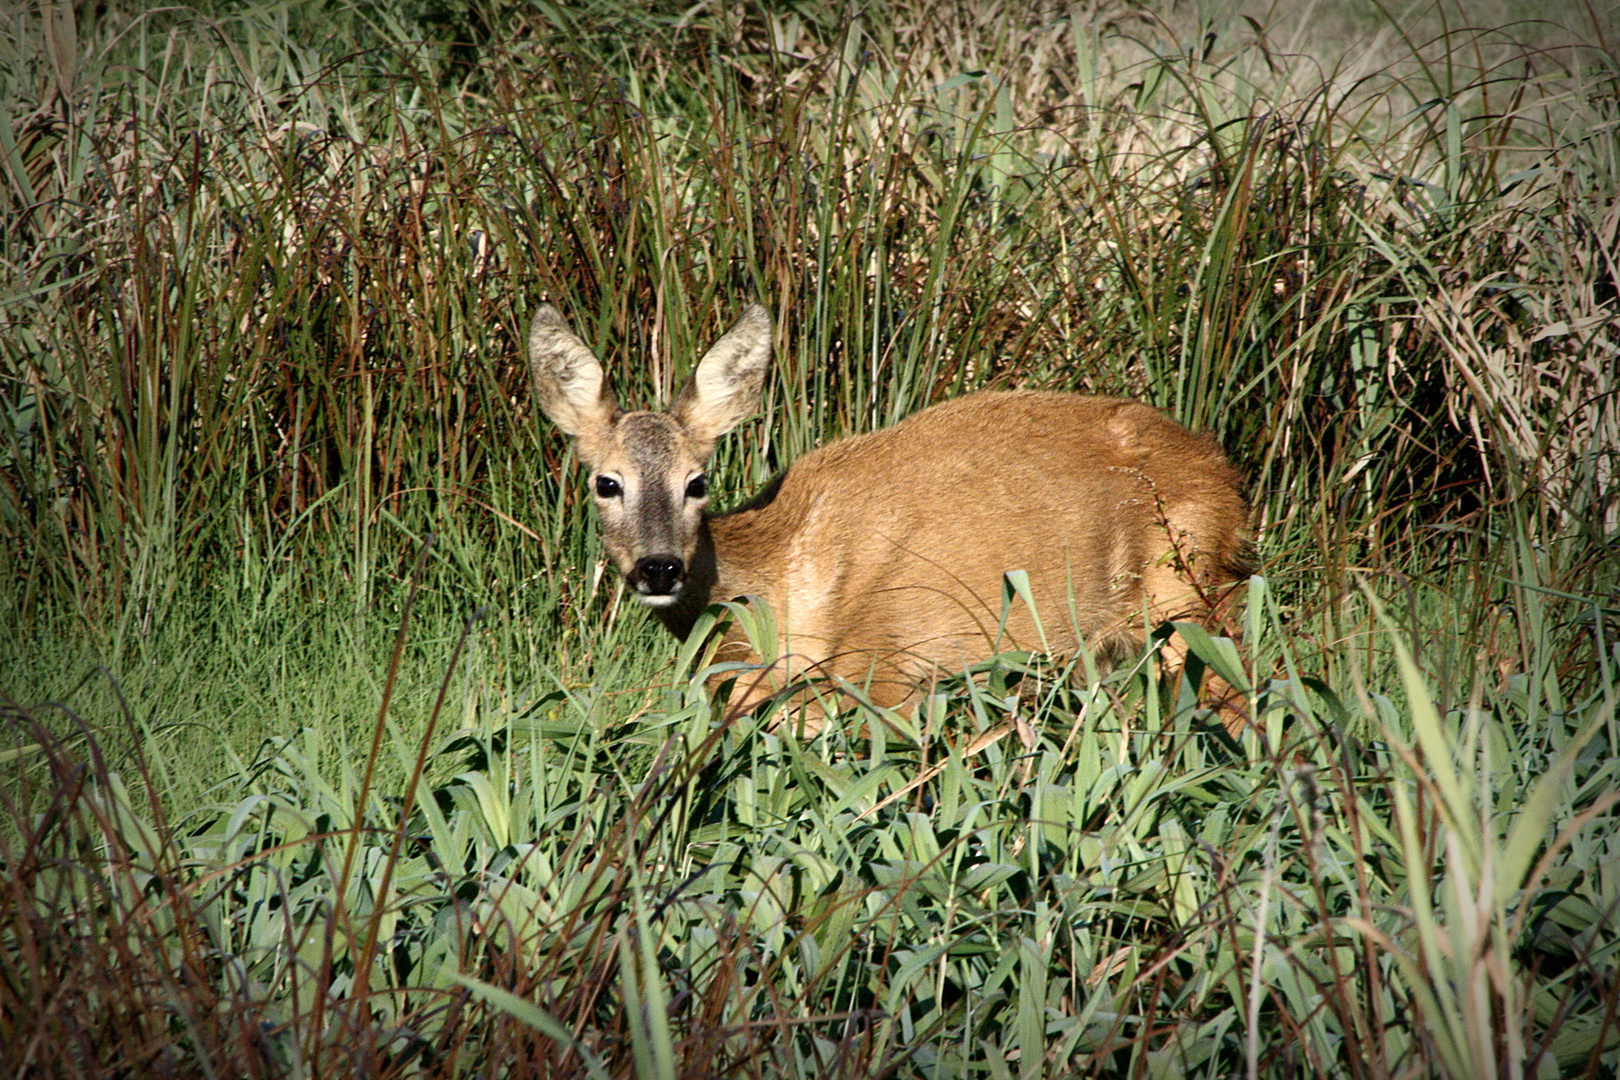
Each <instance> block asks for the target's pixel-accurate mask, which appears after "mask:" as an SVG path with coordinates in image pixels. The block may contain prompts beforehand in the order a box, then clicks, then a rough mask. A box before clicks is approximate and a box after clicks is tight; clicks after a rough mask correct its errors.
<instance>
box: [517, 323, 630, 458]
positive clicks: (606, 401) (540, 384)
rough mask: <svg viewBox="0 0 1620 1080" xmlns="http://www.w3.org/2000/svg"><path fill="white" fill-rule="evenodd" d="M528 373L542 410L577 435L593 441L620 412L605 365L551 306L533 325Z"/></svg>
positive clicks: (579, 437)
mask: <svg viewBox="0 0 1620 1080" xmlns="http://www.w3.org/2000/svg"><path fill="white" fill-rule="evenodd" d="M529 373H530V374H531V375H532V376H533V378H534V392H535V395H536V396H537V397H538V398H539V399H540V409H541V411H542V412H544V413H545V414H546V415H547V416H549V417H550V418H551V422H552V423H553V424H556V425H557V426H558V427H559V428H561V429H562V430H563V431H564V432H565V433H566V434H569V435H572V436H574V437H575V438H576V439H580V440H583V441H595V440H596V439H597V438H599V437H600V436H601V435H602V434H603V433H604V432H605V431H606V430H607V428H608V427H609V426H611V425H612V423H613V418H614V417H615V416H617V415H618V412H619V407H618V404H617V403H616V402H615V401H614V400H613V394H612V393H611V392H610V391H609V390H608V388H607V378H606V376H605V374H604V373H603V371H602V365H601V363H600V362H599V361H598V360H597V359H596V357H595V356H594V355H592V353H591V350H590V349H589V348H588V347H586V345H585V343H584V342H583V341H581V340H579V338H577V337H575V336H574V332H573V331H572V330H570V329H568V323H567V322H565V321H564V320H563V317H562V314H561V312H559V311H558V310H557V309H556V308H554V307H552V306H551V305H550V304H543V305H541V307H540V309H539V310H538V311H536V312H535V313H534V321H533V322H532V323H530V325H529Z"/></svg>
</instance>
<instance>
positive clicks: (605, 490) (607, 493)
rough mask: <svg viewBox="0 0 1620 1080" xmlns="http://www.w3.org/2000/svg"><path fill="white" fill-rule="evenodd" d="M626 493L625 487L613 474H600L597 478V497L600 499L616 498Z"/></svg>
mask: <svg viewBox="0 0 1620 1080" xmlns="http://www.w3.org/2000/svg"><path fill="white" fill-rule="evenodd" d="M623 494H624V488H623V487H622V486H621V485H620V484H619V482H618V481H617V480H615V479H613V477H611V476H598V477H597V478H596V497H597V498H599V499H616V498H618V497H619V496H620V495H623Z"/></svg>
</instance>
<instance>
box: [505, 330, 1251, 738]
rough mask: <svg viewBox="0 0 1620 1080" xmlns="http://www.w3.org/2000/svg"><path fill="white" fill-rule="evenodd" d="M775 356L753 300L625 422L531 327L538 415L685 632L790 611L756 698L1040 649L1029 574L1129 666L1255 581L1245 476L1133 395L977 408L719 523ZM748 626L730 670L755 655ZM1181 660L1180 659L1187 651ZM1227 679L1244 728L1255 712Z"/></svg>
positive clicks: (568, 353) (895, 436) (610, 538)
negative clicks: (751, 614) (721, 471)
mask: <svg viewBox="0 0 1620 1080" xmlns="http://www.w3.org/2000/svg"><path fill="white" fill-rule="evenodd" d="M770 358H771V320H770V316H769V315H768V314H766V311H765V309H764V308H763V307H761V306H759V305H758V304H751V305H749V306H748V308H747V309H746V310H745V311H744V312H743V315H742V318H740V319H739V320H738V321H737V323H736V325H735V326H733V327H732V328H731V329H730V330H729V331H728V332H727V333H726V334H725V335H724V336H723V337H721V338H720V340H719V341H718V342H716V343H715V345H714V346H713V348H711V349H710V350H709V351H708V353H707V354H705V355H704V357H703V359H702V360H701V361H700V362H699V363H698V366H697V368H696V370H695V371H694V372H693V374H692V377H691V379H690V380H689V381H688V382H687V383H686V386H685V388H684V389H682V390H681V392H680V395H679V396H678V397H677V398H676V399H675V404H674V405H673V406H672V407H671V408H670V410H669V411H668V412H620V411H619V407H618V405H617V403H616V401H615V400H614V397H613V395H612V393H611V391H610V390H609V389H608V388H607V386H606V381H605V377H604V374H603V370H602V365H601V364H600V363H599V362H598V361H597V359H596V357H595V356H593V355H592V354H591V351H590V349H589V348H587V347H586V345H585V343H584V342H582V341H581V340H580V339H579V338H578V337H576V336H574V334H573V333H572V332H571V331H570V330H569V329H568V325H567V323H565V322H564V321H563V318H562V316H561V315H560V314H559V313H558V312H557V310H556V309H555V308H553V307H550V306H544V307H541V308H540V309H539V311H538V312H537V313H536V314H535V317H534V322H533V326H532V328H531V330H530V332H529V363H530V366H531V369H532V374H533V377H534V385H535V390H536V392H537V394H538V396H539V402H540V407H541V409H542V410H543V411H544V412H545V414H546V415H547V416H549V417H550V418H551V420H552V422H553V423H555V424H556V425H557V427H559V428H561V429H562V430H563V431H564V432H565V433H567V434H569V435H572V436H573V437H574V439H575V442H576V445H577V447H578V451H579V457H580V460H581V461H582V462H583V463H584V465H585V467H586V468H587V469H589V470H590V473H591V485H592V488H593V490H594V493H595V497H596V504H597V509H598V510H599V512H600V517H601V523H602V540H603V544H604V546H605V547H606V549H607V553H608V555H609V556H610V557H611V558H612V560H613V562H614V564H615V565H616V566H617V567H618V569H619V570H620V572H621V573H623V575H624V577H625V581H626V583H627V584H628V585H629V586H630V588H631V589H632V590H633V591H634V592H635V595H636V596H637V597H639V598H640V599H641V601H642V602H643V603H645V604H647V605H649V606H650V607H652V609H653V613H654V614H655V615H657V616H658V618H659V619H661V620H662V621H663V623H664V625H665V626H667V627H668V628H669V629H670V630H671V631H672V632H673V633H674V634H675V635H676V636H677V637H679V638H681V639H683V640H684V639H685V638H686V637H687V636H688V635H689V634H690V633H691V632H692V629H693V624H694V622H695V621H696V619H697V617H698V615H699V614H700V613H701V612H702V611H703V610H704V608H705V607H707V606H708V605H709V604H710V603H712V602H717V601H723V600H731V599H736V598H739V597H742V596H745V595H753V596H759V597H762V598H764V599H765V600H766V601H767V602H769V604H770V605H771V608H772V612H773V614H774V616H775V618H776V624H777V626H778V628H779V631H780V640H779V641H778V654H777V655H778V656H779V657H782V658H784V659H783V660H782V661H779V662H778V663H779V666H780V667H779V670H776V671H775V672H774V673H773V674H772V676H771V677H770V678H768V679H766V680H763V681H762V682H761V683H759V684H756V686H755V687H754V689H753V690H752V691H751V692H750V693H751V700H748V701H746V702H744V704H746V705H752V704H754V703H756V702H757V701H758V700H761V699H763V697H765V696H767V695H769V694H771V693H774V692H775V691H777V690H779V689H781V688H782V687H783V686H785V685H787V683H788V682H790V681H791V680H793V679H796V678H798V677H800V676H803V675H818V674H819V675H824V676H833V677H841V678H843V679H846V680H848V681H849V682H850V683H852V684H854V685H855V686H857V687H862V688H864V689H865V691H866V693H867V694H868V695H869V697H870V699H871V700H873V701H874V702H875V703H877V704H879V705H884V706H891V707H892V706H896V705H899V704H902V703H904V702H906V701H908V700H909V699H911V698H912V697H914V696H915V695H916V694H917V693H918V691H919V689H920V688H926V687H927V685H928V684H929V683H930V682H931V681H932V680H934V679H936V678H938V677H940V676H941V675H944V674H948V673H951V672H960V671H962V670H963V668H964V667H965V666H966V665H968V664H970V663H972V662H974V661H977V660H982V659H984V658H985V657H986V656H988V655H990V654H991V653H992V652H994V651H995V650H996V649H997V648H1003V649H1004V648H1021V649H1039V648H1040V647H1041V645H1042V641H1041V639H1040V636H1039V634H1038V631H1037V627H1036V625H1035V622H1034V621H1033V619H1032V618H1031V617H1030V615H1029V613H1028V611H1027V610H1025V609H1024V607H1023V605H1014V608H1013V610H1012V612H1010V613H1009V615H1008V617H1007V619H1006V623H1005V625H1004V626H1003V625H1002V583H1003V574H1004V573H1005V572H1006V571H1009V570H1024V571H1027V572H1028V575H1029V583H1030V588H1031V593H1032V595H1033V597H1034V599H1035V601H1036V604H1035V608H1036V612H1037V614H1038V616H1039V617H1040V618H1041V624H1042V627H1041V628H1042V629H1044V630H1045V632H1046V644H1047V645H1049V646H1050V647H1051V648H1052V649H1054V650H1056V651H1060V652H1061V651H1070V652H1072V651H1073V650H1074V649H1075V647H1076V646H1077V643H1078V641H1079V640H1080V639H1081V638H1083V639H1085V640H1086V642H1087V643H1088V645H1089V646H1090V647H1091V648H1092V649H1094V650H1096V651H1097V652H1098V653H1100V654H1103V655H1105V656H1107V655H1113V656H1115V657H1117V656H1118V655H1120V654H1121V653H1122V652H1123V651H1124V650H1125V649H1127V648H1135V647H1140V645H1141V644H1142V641H1143V636H1144V629H1151V628H1152V627H1153V626H1156V625H1158V624H1159V623H1161V622H1163V621H1165V620H1168V619H1189V618H1190V619H1195V620H1202V621H1208V620H1210V619H1213V618H1216V617H1217V616H1218V615H1219V614H1220V613H1221V610H1222V609H1223V608H1224V607H1225V605H1226V601H1227V598H1228V596H1229V594H1230V593H1231V591H1232V590H1231V588H1229V587H1228V586H1230V585H1231V583H1233V582H1235V581H1236V580H1238V579H1240V578H1241V577H1243V576H1244V574H1245V570H1244V567H1243V562H1244V558H1243V556H1244V553H1245V550H1246V542H1247V534H1246V529H1245V525H1246V520H1247V509H1246V507H1245V504H1244V500H1243V496H1242V495H1241V494H1240V492H1239V487H1238V484H1239V478H1238V473H1237V470H1235V469H1234V468H1233V467H1232V466H1231V465H1230V464H1229V463H1228V462H1227V461H1226V459H1225V458H1224V457H1223V456H1222V455H1221V452H1220V450H1219V449H1217V447H1216V446H1215V444H1214V442H1213V441H1212V440H1210V439H1208V438H1205V437H1201V436H1196V435H1193V434H1191V433H1189V432H1188V431H1187V430H1186V429H1185V428H1183V427H1182V426H1181V425H1180V424H1178V423H1176V422H1175V421H1174V420H1171V419H1170V418H1169V417H1167V416H1166V415H1164V414H1163V413H1161V412H1159V411H1158V410H1157V409H1154V408H1151V407H1149V406H1147V405H1143V404H1140V403H1138V402H1134V401H1127V400H1122V399H1117V398H1106V397H1086V396H1081V395H1077V394H1065V393H1044V392H1039V391H1033V390H1011V391H984V392H980V393H974V394H969V395H967V396H964V397H961V398H958V399H956V400H954V401H949V402H946V403H944V404H940V405H935V406H933V407H931V408H927V409H924V410H923V411H921V412H919V413H916V414H915V415H913V416H910V417H908V418H907V419H905V420H902V421H901V422H900V423H898V424H895V425H894V426H893V427H890V428H886V429H883V430H881V431H875V432H872V433H871V434H868V435H858V436H854V437H852V438H847V439H843V440H841V441H839V442H834V443H831V444H829V445H827V446H823V447H821V448H820V449H817V450H815V451H812V452H811V453H809V454H806V455H805V456H803V457H801V458H799V459H798V460H797V461H795V462H794V463H793V464H792V465H791V466H790V467H788V468H787V469H786V470H784V471H783V472H782V473H781V474H780V475H778V476H777V477H776V479H774V480H773V481H771V482H770V483H769V484H768V485H767V486H766V487H765V489H764V490H763V491H762V492H760V493H759V494H758V495H756V496H755V497H754V498H753V499H751V500H750V501H748V502H747V503H746V504H744V505H743V506H740V507H738V508H737V509H735V510H732V511H730V512H728V513H723V514H711V513H709V512H708V511H707V510H706V509H705V507H706V505H707V502H708V494H709V485H708V479H707V477H706V476H705V474H704V466H705V464H706V463H707V461H708V459H709V455H710V453H711V452H712V451H713V450H714V445H715V440H716V439H718V438H719V437H720V436H721V435H724V434H725V433H726V432H728V431H730V430H731V429H732V428H734V427H736V426H737V424H739V423H740V422H742V421H743V420H744V419H746V418H747V417H748V416H749V415H750V414H752V413H753V412H754V411H755V409H757V408H758V406H759V398H760V390H761V386H762V384H763V382H764V379H765V373H766V368H767V366H768V365H769V363H770ZM1144 620H1145V623H1144ZM733 634H734V636H732V637H730V638H728V640H727V641H726V642H725V643H724V644H723V645H722V646H721V650H720V653H719V656H720V658H722V659H757V657H754V655H753V653H752V650H751V649H750V648H749V646H748V644H747V642H746V641H743V640H741V638H740V635H735V632H733ZM1166 651H1167V654H1168V655H1167V656H1166V658H1165V659H1166V663H1167V665H1168V666H1171V667H1178V666H1179V665H1180V662H1181V659H1182V658H1183V655H1184V653H1183V647H1182V646H1181V645H1180V643H1179V639H1172V642H1171V643H1170V645H1169V646H1168V647H1167V650H1166ZM745 681H746V680H745V679H744V680H739V683H738V685H739V687H741V686H742V685H743V683H744V682H745ZM1217 683H1218V680H1215V679H1214V678H1213V677H1212V679H1211V686H1212V687H1214V686H1215V685H1216V684H1217ZM1218 685H1219V687H1221V688H1222V692H1223V693H1226V694H1227V695H1228V700H1227V701H1226V702H1224V703H1222V705H1221V709H1222V713H1223V718H1224V719H1225V720H1226V722H1227V724H1228V727H1229V728H1232V729H1234V730H1235V728H1236V727H1237V726H1239V725H1241V723H1242V717H1243V709H1242V706H1241V705H1238V704H1236V697H1235V695H1231V693H1230V690H1231V688H1230V687H1226V686H1225V684H1224V683H1219V684H1218ZM738 696H739V697H740V696H741V691H740V690H739V691H738ZM732 704H733V705H737V704H739V702H738V700H735V699H734V700H733V703H732ZM819 726H820V725H819V724H816V725H814V726H813V728H812V730H814V729H817V728H819Z"/></svg>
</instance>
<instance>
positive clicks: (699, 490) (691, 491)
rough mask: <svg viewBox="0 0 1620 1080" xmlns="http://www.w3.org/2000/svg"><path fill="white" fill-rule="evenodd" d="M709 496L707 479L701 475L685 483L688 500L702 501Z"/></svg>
mask: <svg viewBox="0 0 1620 1080" xmlns="http://www.w3.org/2000/svg"><path fill="white" fill-rule="evenodd" d="M708 494H709V478H708V477H707V476H704V475H703V474H702V473H699V474H698V475H696V476H694V477H692V479H690V480H688V481H687V482H686V497H687V498H688V499H703V498H707V497H708Z"/></svg>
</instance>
